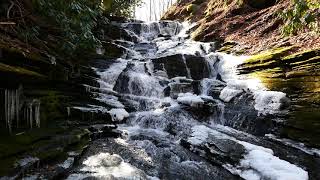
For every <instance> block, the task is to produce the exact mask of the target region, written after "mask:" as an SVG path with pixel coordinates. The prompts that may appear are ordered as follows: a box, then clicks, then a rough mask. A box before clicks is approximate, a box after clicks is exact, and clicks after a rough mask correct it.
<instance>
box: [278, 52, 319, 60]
mask: <svg viewBox="0 0 320 180" xmlns="http://www.w3.org/2000/svg"><path fill="white" fill-rule="evenodd" d="M316 56H320V49H310V50H307V51H303V52H298V53H295V54H291V55H289V56H286V57H283V58H281V60H282V61H283V62H286V63H295V62H300V61H305V60H308V59H311V58H314V57H316Z"/></svg>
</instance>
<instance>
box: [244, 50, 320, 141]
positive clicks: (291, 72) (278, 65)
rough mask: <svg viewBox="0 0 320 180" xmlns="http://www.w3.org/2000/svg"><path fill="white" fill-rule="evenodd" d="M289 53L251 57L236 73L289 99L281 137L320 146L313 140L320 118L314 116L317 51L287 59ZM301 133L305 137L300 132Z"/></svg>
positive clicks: (318, 80)
mask: <svg viewBox="0 0 320 180" xmlns="http://www.w3.org/2000/svg"><path fill="white" fill-rule="evenodd" d="M289 50H292V47H284V48H278V49H273V50H269V51H266V52H262V53H260V54H257V55H254V56H252V57H251V58H249V59H248V60H247V61H246V62H245V63H243V64H241V65H240V66H239V69H240V72H241V73H245V74H249V75H250V74H254V76H256V77H259V78H260V79H261V80H262V82H263V83H264V84H265V86H266V87H268V88H269V89H271V90H278V91H283V92H285V93H286V94H287V95H288V96H289V98H291V99H292V102H291V105H292V108H291V111H290V115H289V116H290V117H289V119H290V120H288V121H286V126H285V128H284V129H283V132H282V135H283V136H285V137H290V138H297V139H300V140H302V139H303V140H304V141H305V142H306V143H307V144H310V145H311V144H312V145H313V146H319V144H320V141H319V140H317V139H316V138H314V134H317V133H318V129H319V126H318V123H317V120H316V119H319V118H320V116H319V114H318V113H314V112H315V111H317V110H316V109H318V108H319V107H320V106H319V104H320V99H319V90H318V89H319V84H320V74H319V69H320V64H319V55H320V50H319V49H311V50H307V51H301V52H297V53H294V54H291V55H288V51H289ZM286 104H287V103H284V106H285V105H286ZM306 119H308V120H307V121H306ZM299 122H300V123H299ZM302 122H303V123H302ZM298 129H299V130H298ZM302 129H303V131H305V133H301V132H300V131H301V130H302Z"/></svg>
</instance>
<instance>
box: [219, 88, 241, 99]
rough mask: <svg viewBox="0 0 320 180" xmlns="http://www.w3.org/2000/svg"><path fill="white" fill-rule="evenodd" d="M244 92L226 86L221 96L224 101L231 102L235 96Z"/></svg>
mask: <svg viewBox="0 0 320 180" xmlns="http://www.w3.org/2000/svg"><path fill="white" fill-rule="evenodd" d="M242 92H243V91H242V90H237V89H231V88H229V87H225V88H223V90H222V91H221V92H220V96H219V98H220V99H221V100H222V101H224V102H230V101H231V100H232V99H233V98H234V97H236V96H238V95H239V94H241V93H242Z"/></svg>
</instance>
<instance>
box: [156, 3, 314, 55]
mask: <svg viewBox="0 0 320 180" xmlns="http://www.w3.org/2000/svg"><path fill="white" fill-rule="evenodd" d="M289 6H290V0H282V1H280V2H277V3H276V1H264V0H261V1H237V0H229V1H227V2H226V1H221V0H218V1H217V0H182V1H179V2H178V3H176V4H175V5H174V6H172V7H171V8H170V9H169V11H168V12H167V13H166V14H165V15H164V16H163V17H162V19H170V20H173V19H177V18H178V19H179V20H180V21H186V20H187V21H191V22H195V23H197V25H196V27H195V29H194V32H193V33H192V37H193V38H194V39H195V40H199V41H217V40H218V41H223V42H225V41H235V42H237V43H239V44H240V46H242V48H244V51H245V52H248V53H253V52H259V51H262V50H266V49H270V48H273V47H280V46H291V45H294V46H298V47H299V48H298V49H301V50H304V49H312V48H316V47H320V37H319V35H318V34H316V33H314V32H310V31H308V30H305V31H304V32H299V33H298V34H295V35H292V36H290V37H284V36H283V35H282V34H281V29H282V27H283V24H284V22H283V21H282V19H280V18H279V16H278V14H279V12H283V11H284V10H285V9H288V7H289ZM298 49H297V50H298Z"/></svg>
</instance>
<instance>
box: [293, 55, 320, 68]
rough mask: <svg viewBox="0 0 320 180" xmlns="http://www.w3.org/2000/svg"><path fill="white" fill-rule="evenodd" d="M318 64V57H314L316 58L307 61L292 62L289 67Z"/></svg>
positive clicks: (319, 59) (319, 60) (319, 57)
mask: <svg viewBox="0 0 320 180" xmlns="http://www.w3.org/2000/svg"><path fill="white" fill-rule="evenodd" d="M318 62H320V56H316V57H313V58H310V59H308V60H303V59H302V60H300V61H298V62H294V63H291V66H299V65H304V64H313V63H315V64H317V63H318Z"/></svg>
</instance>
